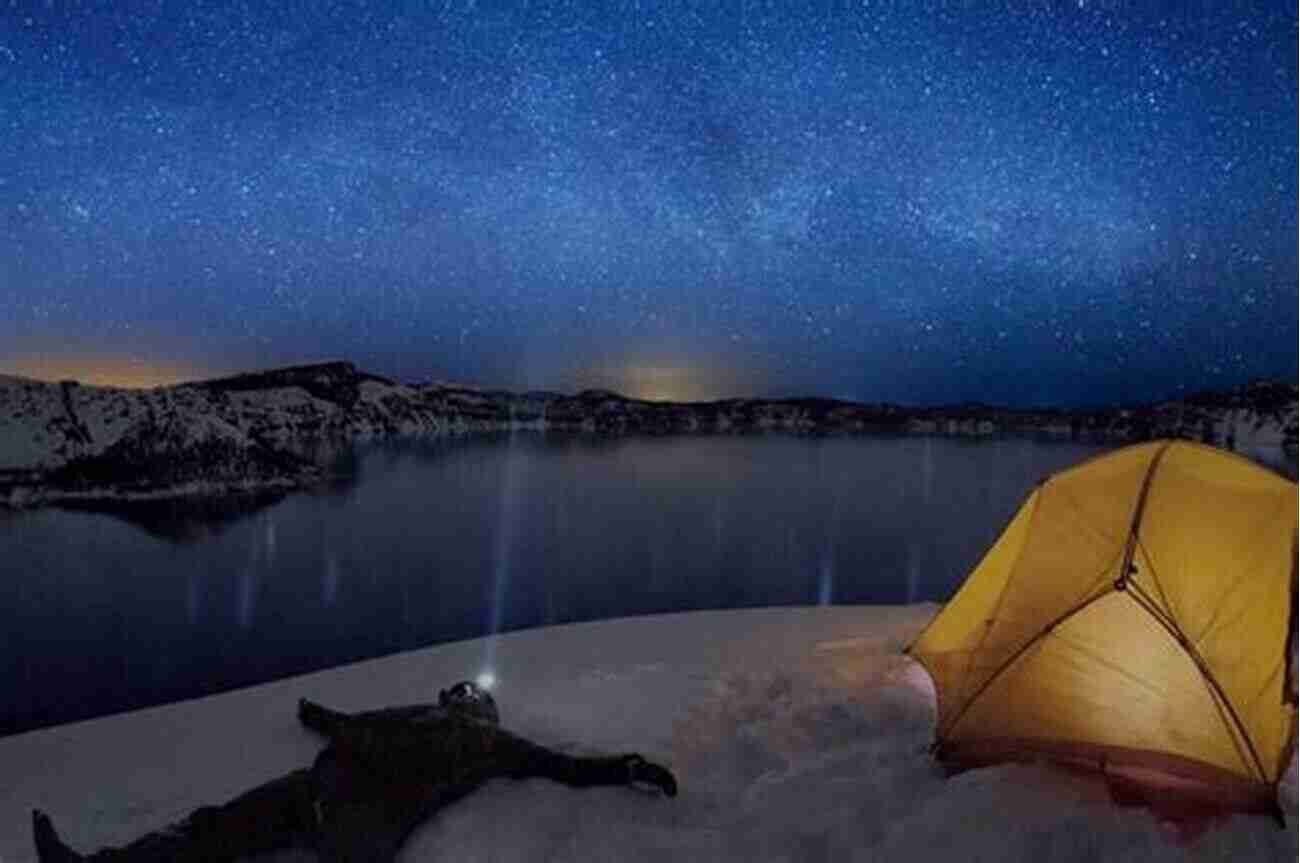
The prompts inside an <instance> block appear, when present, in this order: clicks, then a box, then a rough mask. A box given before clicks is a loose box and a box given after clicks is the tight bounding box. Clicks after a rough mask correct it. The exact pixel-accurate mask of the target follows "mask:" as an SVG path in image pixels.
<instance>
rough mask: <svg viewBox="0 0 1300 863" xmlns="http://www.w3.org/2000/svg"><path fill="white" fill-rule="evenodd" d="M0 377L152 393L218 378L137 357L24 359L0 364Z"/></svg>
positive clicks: (206, 372) (184, 365) (205, 371)
mask: <svg viewBox="0 0 1300 863" xmlns="http://www.w3.org/2000/svg"><path fill="white" fill-rule="evenodd" d="M0 374H8V375H17V376H18V377H24V378H33V379H35V380H38V381H47V382H50V383H57V382H59V381H67V380H72V381H77V382H78V383H82V384H90V385H92V386H102V387H122V388H124V389H151V388H153V387H165V386H171V385H173V384H181V383H187V382H189V381H196V380H203V379H206V378H211V377H215V376H217V375H218V374H219V373H215V372H213V371H211V370H209V369H202V368H199V367H197V366H194V365H190V364H187V363H182V362H157V361H149V360H145V359H140V358H136V357H102V356H101V357H74V356H57V357H56V356H26V357H18V358H14V359H9V360H4V361H0Z"/></svg>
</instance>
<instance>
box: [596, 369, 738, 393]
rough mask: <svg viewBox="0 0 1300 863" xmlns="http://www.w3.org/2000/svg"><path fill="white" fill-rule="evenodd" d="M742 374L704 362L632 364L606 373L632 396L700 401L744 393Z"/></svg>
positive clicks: (615, 387)
mask: <svg viewBox="0 0 1300 863" xmlns="http://www.w3.org/2000/svg"><path fill="white" fill-rule="evenodd" d="M740 377H741V375H738V374H736V373H734V372H730V371H723V370H719V369H715V368H710V367H708V366H704V365H690V366H669V365H652V364H647V365H629V366H627V367H626V368H623V369H620V370H618V371H610V372H607V373H606V374H605V375H603V376H602V378H603V379H604V380H607V381H609V387H610V388H611V389H613V390H615V391H617V392H619V393H621V394H622V395H625V396H627V397H629V398H634V399H642V400H644V401H651V402H698V401H710V400H714V399H722V398H735V397H737V396H739V395H741V392H740V390H741V386H740V382H739V379H740Z"/></svg>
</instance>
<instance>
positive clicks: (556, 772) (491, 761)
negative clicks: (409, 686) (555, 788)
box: [32, 682, 677, 863]
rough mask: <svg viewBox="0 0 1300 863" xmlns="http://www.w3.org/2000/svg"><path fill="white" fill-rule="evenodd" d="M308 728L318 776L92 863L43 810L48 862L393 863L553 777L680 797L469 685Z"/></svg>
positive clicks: (201, 813) (315, 708) (633, 766)
mask: <svg viewBox="0 0 1300 863" xmlns="http://www.w3.org/2000/svg"><path fill="white" fill-rule="evenodd" d="M298 718H299V720H300V721H301V722H302V723H303V725H305V726H307V727H308V728H310V729H312V730H313V731H316V732H318V733H320V734H322V735H324V736H325V737H326V738H327V739H328V740H329V745H328V746H327V747H326V748H325V750H324V751H322V752H321V754H320V755H319V756H318V757H317V758H316V761H315V763H313V764H312V766H311V767H310V768H306V769H302V770H295V771H294V772H292V773H289V774H287V775H285V776H282V777H280V778H279V779H274V780H272V781H270V782H268V783H266V784H265V785H261V786H258V787H257V788H254V789H253V790H251V791H248V792H247V793H245V794H243V795H241V796H239V797H236V798H235V799H234V800H231V801H230V802H228V803H226V804H224V805H222V806H205V807H203V808H201V809H197V810H195V811H194V812H193V813H192V814H191V815H190V816H189V817H188V818H186V819H185V820H184V821H182V822H180V823H178V824H175V825H173V826H171V827H169V828H166V829H164V830H161V831H159V832H157V833H150V834H148V835H146V836H143V837H141V838H140V839H137V840H135V841H134V842H132V843H130V844H129V845H126V846H123V847H121V848H106V849H103V850H101V851H98V852H96V853H94V854H91V855H89V856H85V857H83V856H81V855H79V854H77V853H75V852H74V851H72V850H71V849H70V848H68V846H67V845H65V844H63V842H62V841H61V840H60V839H59V837H58V835H57V833H56V832H55V830H54V825H53V823H52V822H51V821H50V818H49V816H47V815H46V814H45V813H43V812H41V811H40V810H35V811H33V813H32V829H33V833H34V838H35V842H36V853H37V856H38V858H39V859H40V860H41V863H63V861H73V860H91V861H102V863H110V861H113V863H115V861H122V863H146V861H149V863H152V861H163V860H166V861H203V863H216V861H234V860H236V859H239V858H242V857H248V856H250V855H256V854H263V853H267V852H272V851H277V850H281V849H286V848H293V847H297V848H305V849H309V850H312V851H315V852H316V853H317V854H318V855H319V857H320V859H321V860H322V861H344V860H346V861H372V862H373V863H381V861H391V860H393V859H394V857H395V855H396V854H397V851H398V849H399V848H400V847H401V846H402V844H403V843H404V842H405V840H406V838H407V837H408V836H409V835H410V834H411V832H412V831H413V830H414V829H415V828H416V827H417V826H419V824H420V823H421V822H423V821H424V820H426V819H427V818H429V817H430V816H431V815H432V814H433V813H434V812H436V811H437V810H438V809H439V808H441V807H443V806H446V805H447V804H448V803H450V802H452V801H454V800H457V799H459V798H460V797H463V796H464V795H466V794H468V793H469V792H470V791H473V790H474V789H475V788H476V787H477V786H479V785H480V784H482V783H483V782H485V781H487V780H488V779H492V778H494V777H499V776H508V777H511V778H514V779H525V778H528V777H533V776H543V777H546V778H548V779H553V780H555V781H557V782H563V783H565V784H566V785H573V786H577V787H584V786H590V785H637V786H649V787H653V788H657V789H658V790H659V791H661V792H663V793H664V794H665V795H667V796H669V797H674V796H676V794H677V780H676V779H674V778H673V775H672V773H670V772H669V771H668V770H666V769H665V768H663V767H661V766H659V765H658V764H652V763H651V762H649V761H647V760H646V759H644V758H642V757H641V756H640V755H615V756H608V757H597V758H580V757H574V756H571V755H565V754H563V753H560V752H556V751H554V750H551V749H547V748H546V747H544V746H538V745H537V744H535V743H532V742H530V741H528V740H525V739H523V738H522V737H519V736H517V735H514V734H511V733H510V732H508V731H505V730H503V729H502V728H501V727H500V716H499V714H498V712H497V706H496V702H495V701H494V700H493V698H492V696H491V695H490V694H489V693H488V692H486V691H484V690H483V689H481V688H480V687H478V686H476V685H475V684H473V683H469V682H464V683H458V684H456V685H455V686H453V687H451V689H445V690H443V691H442V692H440V693H439V695H438V703H437V704H436V705H435V704H424V705H415V706H411V707H392V708H387V709H383V710H373V711H367V712H364V713H355V714H346V713H340V712H337V711H334V710H329V709H328V708H325V707H321V706H320V705H319V704H314V703H312V702H310V701H307V700H306V699H303V700H301V701H299V702H298Z"/></svg>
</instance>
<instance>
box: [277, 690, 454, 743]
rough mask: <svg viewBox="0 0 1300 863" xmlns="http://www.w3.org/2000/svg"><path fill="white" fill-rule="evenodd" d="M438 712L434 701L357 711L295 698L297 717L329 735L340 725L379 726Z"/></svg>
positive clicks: (421, 717) (420, 717)
mask: <svg viewBox="0 0 1300 863" xmlns="http://www.w3.org/2000/svg"><path fill="white" fill-rule="evenodd" d="M437 712H438V706H437V705H436V704H411V705H406V706H403V707H385V708H383V709H381V710H366V711H362V712H361V713H344V712H343V711H341V710H331V709H330V708H328V707H323V706H321V705H319V704H317V703H316V702H314V701H308V700H307V699H306V698H300V699H298V721H299V722H301V723H302V724H303V725H305V726H306V727H308V728H310V729H311V730H312V731H315V732H316V733H318V734H322V735H324V736H326V737H333V736H334V735H335V734H337V733H338V732H339V731H340V730H341V729H342V728H344V727H352V728H358V727H362V726H368V727H382V726H384V725H393V724H400V723H405V722H419V721H420V720H422V719H427V718H429V717H430V716H432V715H435V714H436V713H437Z"/></svg>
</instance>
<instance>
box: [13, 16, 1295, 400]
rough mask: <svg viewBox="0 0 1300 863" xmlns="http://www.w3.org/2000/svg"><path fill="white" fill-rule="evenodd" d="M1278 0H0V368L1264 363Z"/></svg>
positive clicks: (1004, 377) (1284, 286)
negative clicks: (343, 363) (512, 0)
mask: <svg viewBox="0 0 1300 863" xmlns="http://www.w3.org/2000/svg"><path fill="white" fill-rule="evenodd" d="M1296 44H1297V24H1296V9H1295V6H1294V4H1291V3H1273V2H1267V3H1264V2H1261V3H1258V4H1253V5H1248V4H1243V3H1236V2H1231V0H1224V2H1212V3H1211V2H1206V3H1199V2H1198V3H1182V2H1179V3H1170V4H1161V3H1155V2H1143V3H1132V4H1119V3H1101V2H1097V0H1072V2H1069V3H1054V2H1041V0H1035V2H1029V0H1025V2H1017V3H1009V4H1005V5H1004V4H1001V3H995V2H992V0H989V2H978V0H967V2H959V3H947V4H937V3H926V2H920V0H917V2H910V0H909V2H901V0H900V2H880V0H870V2H861V0H857V1H856V2H851V3H850V2H828V3H822V4H805V3H800V2H795V0H790V2H770V3H769V2H760V0H745V2H721V3H712V2H709V3H703V2H698V3H697V2H681V3H678V2H672V0H663V2H652V0H641V2H634V0H619V2H610V3H594V2H593V3H572V2H559V0H557V2H553V3H540V2H531V3H529V2H520V3H516V4H513V5H507V4H501V3H488V2H478V3H476V2H473V0H405V2H401V0H392V2H390V0H384V2H372V3H365V2H327V0H310V2H307V0H277V2H273V3H272V2H267V3H252V2H224V3H212V2H203V0H186V2H152V0H138V2H131V3H119V2H89V0H88V2H81V3H74V2H70V0H50V2H48V3H47V2H30V0H10V2H7V3H5V4H4V5H2V6H0V81H2V82H3V84H2V85H0V372H8V373H17V374H28V375H32V376H38V377H46V378H56V377H76V378H79V379H81V380H83V381H91V382H109V383H119V384H127V385H146V384H154V383H160V382H167V381H174V380H178V379H187V378H194V377H202V376H210V375H214V374H219V373H226V372H231V371H239V370H248V369H252V368H262V367H268V366H274V365H280V364H288V363H297V362H309V361H315V360H321V359H333V358H342V359H350V360H353V361H354V362H356V363H357V364H358V365H360V366H361V367H363V368H365V369H367V370H370V371H374V372H377V373H380V374H386V375H391V376H395V377H397V378H399V379H402V380H410V381H427V380H450V381H460V382H469V383H476V384H480V385H484V386H494V387H510V388H516V389H524V388H537V389H553V390H565V391H572V390H576V389H579V388H583V387H588V386H603V387H612V388H614V389H618V390H620V391H623V392H625V393H627V394H629V395H634V396H641V397H648V398H675V399H699V398H711V397H718V396H728V395H767V396H782V395H823V396H833V397H840V398H850V399H857V400H864V401H880V400H888V401H895V402H902V403H907V404H933V403H940V402H954V401H961V400H981V401H990V402H997V403H1004V404H1018V405H1027V404H1043V405H1077V404H1095V403H1101V402H1113V401H1129V400H1144V399H1152V398H1162V397H1166V396H1169V395H1176V394H1178V393H1180V392H1183V391H1189V390H1196V389H1203V388H1207V387H1226V386H1231V385H1235V384H1238V383H1242V382H1244V381H1246V380H1249V379H1251V378H1254V377H1260V376H1269V377H1283V378H1291V379H1294V378H1295V377H1296V375H1297V359H1296V357H1297V353H1296V340H1297V222H1296V201H1297V187H1296V176H1297V158H1296V124H1297V106H1296V92H1297V80H1296V79H1297V73H1296Z"/></svg>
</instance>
